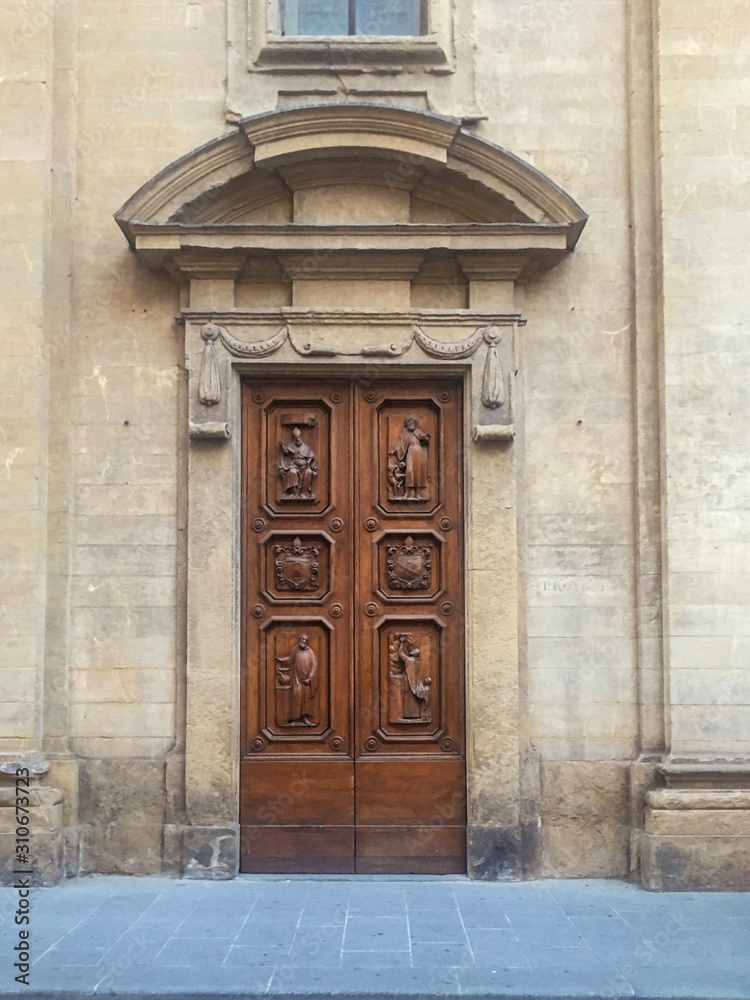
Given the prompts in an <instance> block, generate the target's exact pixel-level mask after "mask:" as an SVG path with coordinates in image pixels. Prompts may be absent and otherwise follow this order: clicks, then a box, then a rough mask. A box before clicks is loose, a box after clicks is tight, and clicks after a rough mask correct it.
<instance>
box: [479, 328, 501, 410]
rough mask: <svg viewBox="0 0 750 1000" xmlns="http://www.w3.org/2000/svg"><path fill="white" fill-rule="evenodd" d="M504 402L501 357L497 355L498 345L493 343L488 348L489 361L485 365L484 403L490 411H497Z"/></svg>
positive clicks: (483, 382)
mask: <svg viewBox="0 0 750 1000" xmlns="http://www.w3.org/2000/svg"><path fill="white" fill-rule="evenodd" d="M504 402H505V389H504V387H503V370H502V368H501V366H500V356H499V355H498V353H497V344H496V343H491V344H490V345H489V347H488V348H487V360H486V361H485V364H484V377H483V379H482V403H483V404H484V405H485V406H486V407H487V408H488V409H489V410H497V409H499V407H501V406H502V405H503V403H504Z"/></svg>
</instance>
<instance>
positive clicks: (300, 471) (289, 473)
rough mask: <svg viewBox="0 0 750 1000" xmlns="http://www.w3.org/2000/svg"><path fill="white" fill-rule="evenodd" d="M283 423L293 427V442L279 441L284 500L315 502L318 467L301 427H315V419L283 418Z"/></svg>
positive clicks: (280, 472) (280, 474) (280, 475)
mask: <svg viewBox="0 0 750 1000" xmlns="http://www.w3.org/2000/svg"><path fill="white" fill-rule="evenodd" d="M281 423H282V424H283V425H287V426H290V425H291V427H292V439H291V441H279V450H280V452H281V458H280V459H279V477H280V479H281V487H282V491H283V492H282V496H281V499H282V500H314V499H315V496H314V494H313V482H314V480H315V478H316V476H317V475H318V465H317V462H316V459H315V453H314V452H313V450H312V448H311V447H310V446H309V445H308V444H305V442H304V440H303V438H302V429H301V426H300V425H302V426H307V427H314V426H315V424H316V420H315V417H306V418H305V419H304V420H299V421H298V420H294V418H284V417H282V419H281Z"/></svg>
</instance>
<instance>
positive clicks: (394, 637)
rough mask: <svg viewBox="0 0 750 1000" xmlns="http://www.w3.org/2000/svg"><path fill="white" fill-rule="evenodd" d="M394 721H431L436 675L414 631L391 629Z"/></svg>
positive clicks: (389, 654)
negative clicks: (412, 632) (427, 661)
mask: <svg viewBox="0 0 750 1000" xmlns="http://www.w3.org/2000/svg"><path fill="white" fill-rule="evenodd" d="M388 660H389V665H390V688H391V690H390V699H389V701H390V722H391V723H395V722H412V723H414V722H431V721H432V710H431V695H432V677H430V676H429V666H428V665H426V664H423V663H422V651H421V649H420V648H419V647H418V646H417V645H416V643H415V641H414V636H413V635H412V634H411V633H410V632H391V634H390V636H389V638H388Z"/></svg>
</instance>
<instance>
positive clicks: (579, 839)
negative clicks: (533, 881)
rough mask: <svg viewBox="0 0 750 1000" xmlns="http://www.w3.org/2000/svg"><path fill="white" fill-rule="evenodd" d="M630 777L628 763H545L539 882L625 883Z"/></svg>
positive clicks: (627, 854)
mask: <svg viewBox="0 0 750 1000" xmlns="http://www.w3.org/2000/svg"><path fill="white" fill-rule="evenodd" d="M629 772H630V764H629V762H616V761H614V762H613V761H545V762H543V764H542V770H541V778H542V802H541V843H542V866H541V871H540V872H539V874H540V875H541V876H542V877H543V878H627V876H628V873H629V870H630V830H631V820H630V773H629Z"/></svg>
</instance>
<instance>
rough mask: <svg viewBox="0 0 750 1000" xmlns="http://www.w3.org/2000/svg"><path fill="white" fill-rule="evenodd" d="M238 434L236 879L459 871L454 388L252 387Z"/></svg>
mask: <svg viewBox="0 0 750 1000" xmlns="http://www.w3.org/2000/svg"><path fill="white" fill-rule="evenodd" d="M373 385H374V386H375V387H374V388H373V387H372V386H373ZM243 435H244V437H243V485H242V490H243V494H242V495H243V519H242V520H243V616H242V617H243V664H244V669H243V676H242V685H243V692H242V694H243V697H242V755H241V756H242V762H241V775H240V785H241V816H240V822H241V827H242V832H241V854H242V870H243V871H259V872H260V871H279V872H353V871H359V872H454V871H465V823H466V816H465V764H464V760H465V758H464V713H463V704H464V696H463V684H464V681H463V648H462V638H463V614H462V611H463V574H462V558H463V557H462V509H461V500H462V469H461V457H460V456H461V387H460V384H458V383H457V382H455V381H451V380H436V379H432V380H430V381H429V382H428V381H416V380H414V381H411V382H409V383H404V382H398V383H392V382H388V383H382V384H381V383H371V384H370V387H367V388H363V387H361V386H358V385H356V384H355V383H350V382H348V381H345V380H336V379H330V380H315V381H314V382H313V381H310V382H308V383H304V382H301V381H300V380H295V381H291V380H284V379H277V380H275V381H268V380H263V381H260V380H258V381H254V382H252V383H246V384H244V386H243Z"/></svg>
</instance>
